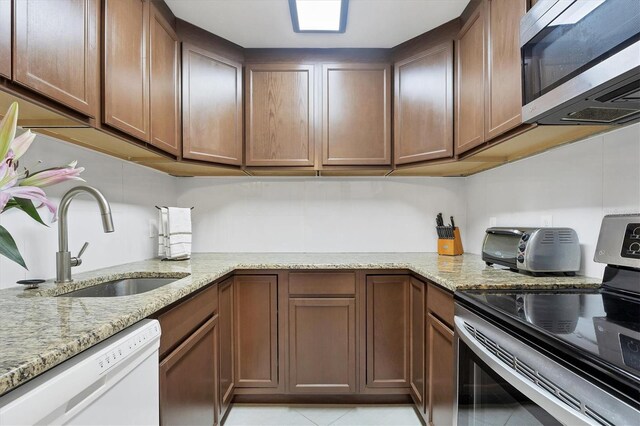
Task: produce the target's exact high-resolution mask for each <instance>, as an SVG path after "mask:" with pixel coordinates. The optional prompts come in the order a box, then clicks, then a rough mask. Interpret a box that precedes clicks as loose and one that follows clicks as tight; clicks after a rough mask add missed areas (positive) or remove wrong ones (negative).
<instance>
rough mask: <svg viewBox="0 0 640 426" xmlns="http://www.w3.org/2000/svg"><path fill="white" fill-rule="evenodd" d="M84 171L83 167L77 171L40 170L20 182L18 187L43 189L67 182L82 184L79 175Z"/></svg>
mask: <svg viewBox="0 0 640 426" xmlns="http://www.w3.org/2000/svg"><path fill="white" fill-rule="evenodd" d="M83 171H84V167H79V168H77V169H75V168H72V167H64V168H55V169H48V170H42V171H40V172H37V173H34V174H32V175H31V176H28V177H26V178H24V179H23V180H21V181H20V186H37V187H39V188H44V187H46V186H51V185H56V184H58V183H61V182H66V181H68V180H80V181H83V182H84V179H82V178H81V177H80V176H79V175H80V173H82V172H83Z"/></svg>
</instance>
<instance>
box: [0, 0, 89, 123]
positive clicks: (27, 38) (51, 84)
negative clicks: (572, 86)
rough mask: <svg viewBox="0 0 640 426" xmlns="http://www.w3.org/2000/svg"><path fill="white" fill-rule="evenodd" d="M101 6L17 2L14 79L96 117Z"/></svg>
mask: <svg viewBox="0 0 640 426" xmlns="http://www.w3.org/2000/svg"><path fill="white" fill-rule="evenodd" d="M98 5H99V2H98V0H64V1H42V0H16V1H15V6H14V7H15V20H14V25H15V28H14V31H15V33H14V34H15V44H14V48H15V52H14V55H13V68H14V76H13V78H14V80H15V81H16V82H17V83H20V84H22V85H24V86H26V87H29V88H30V89H33V90H35V91H37V92H40V93H42V94H43V95H45V96H48V97H50V98H52V99H54V100H56V101H58V102H60V103H62V104H65V105H67V106H68V107H71V108H73V109H75V110H77V111H80V112H82V113H84V114H86V115H88V116H91V117H93V116H95V114H96V107H97V101H98V84H99V83H98V66H99V65H98V49H99V47H98V31H99V22H100V21H99V16H100V15H99V13H100V11H99V6H98ZM0 31H2V30H0ZM3 58H5V59H6V58H9V56H3ZM3 61H4V59H3Z"/></svg>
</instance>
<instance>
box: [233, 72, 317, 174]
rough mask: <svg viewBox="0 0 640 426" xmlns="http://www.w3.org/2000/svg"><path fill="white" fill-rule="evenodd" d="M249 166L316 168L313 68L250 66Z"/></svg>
mask: <svg viewBox="0 0 640 426" xmlns="http://www.w3.org/2000/svg"><path fill="white" fill-rule="evenodd" d="M246 71H247V76H246V79H247V82H246V85H245V87H246V90H247V102H246V107H247V111H246V112H247V121H246V138H247V143H246V164H247V166H312V165H313V164H314V146H315V145H314V123H315V120H314V108H313V105H314V104H313V99H314V96H313V92H314V81H313V66H311V65H298V64H267V65H256V64H254V65H247V67H246Z"/></svg>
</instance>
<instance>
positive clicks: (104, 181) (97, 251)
mask: <svg viewBox="0 0 640 426" xmlns="http://www.w3.org/2000/svg"><path fill="white" fill-rule="evenodd" d="M39 160H41V161H43V164H42V165H41V167H37V169H41V168H46V167H53V166H59V165H63V164H66V163H69V162H71V161H72V160H78V164H79V166H83V167H85V168H86V171H85V172H84V173H83V174H82V176H83V177H84V179H85V180H86V181H87V183H86V184H87V185H92V186H95V187H96V188H98V189H100V190H101V191H102V192H103V194H104V195H105V196H106V198H107V200H109V202H110V204H111V209H112V211H113V222H114V226H115V232H114V233H112V234H104V233H103V232H102V224H101V221H100V214H99V210H98V206H97V204H96V203H95V201H94V200H93V199H92V198H91V197H89V196H86V195H83V196H79V197H78V198H76V199H75V200H74V201H72V203H71V207H70V209H69V248H70V250H71V253H72V254H73V255H75V254H77V252H78V250H79V249H80V247H81V246H82V244H83V243H84V242H85V241H89V243H90V246H89V248H88V249H87V251H86V252H85V254H84V256H83V264H82V265H81V266H79V267H77V268H73V273H77V272H80V271H83V270H91V269H96V268H100V267H105V266H111V265H115V264H119V263H126V262H131V261H136V260H142V259H148V258H150V257H153V256H154V252H155V250H156V246H155V244H156V240H155V239H152V238H149V237H148V227H149V220H152V221H153V223H154V224H155V220H156V209H155V207H154V205H168V204H175V201H176V180H175V178H172V177H170V176H167V175H165V174H163V173H159V172H156V171H154V170H151V169H148V168H146V167H142V166H138V165H134V164H131V163H127V162H125V161H121V160H117V159H114V158H111V157H109V156H106V155H102V154H99V153H96V152H93V151H90V150H86V149H83V148H78V147H75V146H73V145H69V144H67V143H64V142H60V141H57V140H55V139H52V138H49V137H46V136H42V135H38V136H37V137H36V140H35V142H34V144H33V145H32V147H31V149H30V150H29V152H27V154H26V155H25V156H24V157H23V158H22V159H21V165H22V166H33V165H34V164H36V162H37V161H39ZM34 169H36V168H34ZM78 184H82V183H80V182H67V183H64V184H61V185H58V186H53V187H50V188H45V190H46V192H47V194H48V195H49V197H50V198H51V199H52V200H54V201H55V202H56V204H58V202H59V200H60V197H61V196H62V194H64V192H66V190H68V189H69V188H71V187H73V186H75V185H78ZM41 212H42V216H43V218H47V219H48V217H49V214H48V211H47V210H46V209H44V208H43V209H42V210H41ZM0 225H2V226H4V227H5V228H6V229H7V230H8V231H9V232H10V233H11V235H12V236H13V237H14V239H15V240H16V242H17V243H18V245H19V248H20V251H21V252H22V255H23V257H24V259H25V261H26V263H27V266H28V267H29V270H28V271H25V270H24V269H22V267H20V266H18V265H17V264H15V263H13V262H10V261H9V260H7V259H6V258H4V257H1V256H0V288H3V287H9V286H12V285H14V283H15V282H16V281H17V280H20V279H24V278H52V277H55V254H56V251H57V250H58V239H57V238H58V230H57V224H56V223H54V224H52V225H51V226H50V227H49V228H46V227H44V226H43V225H41V224H39V223H36V222H35V221H34V220H32V219H31V218H29V217H28V216H26V214H25V213H23V212H21V211H17V210H15V209H12V210H9V211H7V212H5V213H3V214H2V215H0Z"/></svg>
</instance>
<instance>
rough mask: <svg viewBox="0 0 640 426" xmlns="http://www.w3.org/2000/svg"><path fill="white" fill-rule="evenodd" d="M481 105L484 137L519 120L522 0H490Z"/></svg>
mask: <svg viewBox="0 0 640 426" xmlns="http://www.w3.org/2000/svg"><path fill="white" fill-rule="evenodd" d="M487 5H488V15H489V38H488V43H489V45H488V49H487V54H488V55H489V60H488V61H487V69H488V71H487V80H486V84H487V88H486V92H485V93H486V94H485V99H486V101H485V102H486V106H485V110H486V112H485V120H486V123H485V129H486V139H487V140H489V139H492V138H494V137H496V136H498V135H500V134H502V133H504V132H506V131H507V130H510V129H512V128H514V127H517V126H518V125H520V124H522V71H521V61H520V26H519V25H516V24H514V23H518V22H520V18H522V17H523V16H524V14H525V13H526V12H527V1H526V0H490V1H489V2H488V3H487Z"/></svg>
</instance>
